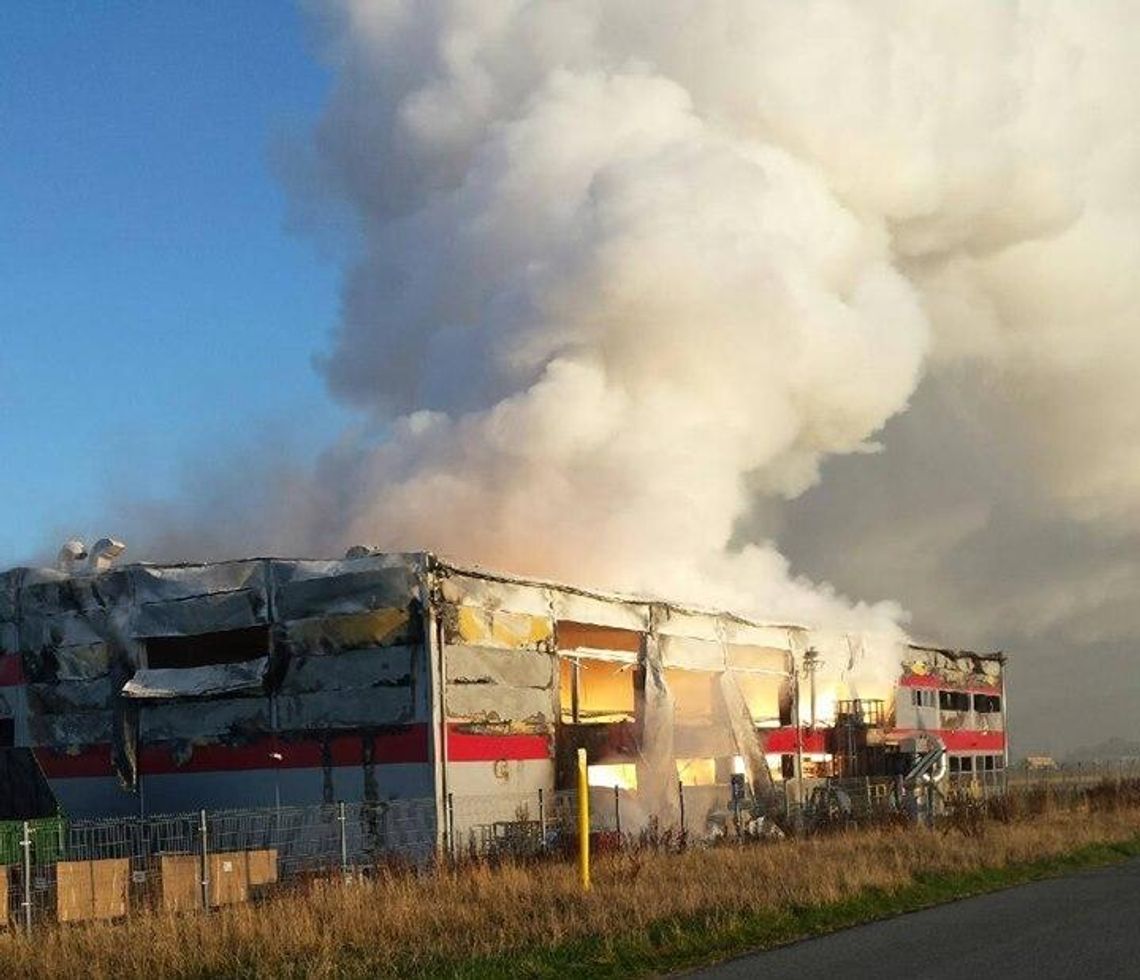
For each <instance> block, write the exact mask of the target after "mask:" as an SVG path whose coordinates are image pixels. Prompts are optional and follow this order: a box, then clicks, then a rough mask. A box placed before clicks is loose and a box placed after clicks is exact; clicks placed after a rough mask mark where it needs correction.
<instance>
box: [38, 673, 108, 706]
mask: <svg viewBox="0 0 1140 980" xmlns="http://www.w3.org/2000/svg"><path fill="white" fill-rule="evenodd" d="M27 693H28V707H29V708H30V709H31V711H32V712H34V713H35V714H66V713H68V712H70V711H76V710H79V711H84V710H88V709H105V708H107V707H108V706H109V705H110V704H111V702H112V701H113V700H114V695H115V688H114V686H113V685H112V683H111V680H110V678H108V677H100V678H97V679H95V680H91V681H58V682H56V683H51V684H29V685H28V687H27Z"/></svg>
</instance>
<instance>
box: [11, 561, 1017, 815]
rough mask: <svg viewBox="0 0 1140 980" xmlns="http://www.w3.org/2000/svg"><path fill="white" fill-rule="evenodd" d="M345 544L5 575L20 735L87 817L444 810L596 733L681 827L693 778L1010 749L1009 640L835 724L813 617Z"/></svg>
mask: <svg viewBox="0 0 1140 980" xmlns="http://www.w3.org/2000/svg"><path fill="white" fill-rule="evenodd" d="M350 554H351V555H353V556H354V557H349V558H346V559H344V560H339V561H310V560H282V559H273V558H257V559H248V560H241V561H230V562H220V563H212V564H196V565H147V564H130V565H122V566H117V567H116V566H111V567H109V568H103V569H96V570H92V571H89V572H77V571H75V570H74V569H70V570H64V571H60V570H43V569H26V568H21V569H14V570H12V571H10V572H8V573H6V574H3V575H0V739H2V742H3V745H4V746H5V749H4V751H5V752H8V753H24V754H25V755H28V754H30V756H31V757H33V758H34V760H35V762H36V763H37V764H38V766H39V768H41V769H42V771H43V773H44V775H45V776H46V777H47V781H48V784H49V785H50V787H51V790H52V791H53V793H54V794H55V797H56V799H57V801H58V804H59V806H60V808H61V809H62V810H63V812H65V813H66V814H68V815H69V816H71V817H74V818H81V817H92V816H114V815H122V816H137V815H140V814H141V815H145V814H153V813H173V812H184V811H190V810H198V809H200V808H209V809H223V808H235V807H260V806H273V805H275V804H276V805H281V804H289V805H292V804H313V803H322V802H326V803H327V802H334V801H349V802H353V801H381V800H393V799H413V798H415V799H421V798H426V799H434V800H435V801H436V813H437V821H438V823H437V825H438V826H441V825H442V820H443V807H444V805H445V802H444V801H445V800H446V799H447V797H448V795H449V794H454V795H455V796H457V797H459V796H486V797H494V796H495V794H500V795H502V797H503V799H504V807H513V806H514V805H515V803H514V801H515V800H516V799H517V795H518V794H519V793H526V792H538V791H539V790H540V789H542V790H547V791H552V792H553V791H555V790H559V789H563V788H568V787H569V786H570V785H571V784H572V773H573V759H574V756H575V754H576V751H577V749H578V748H579V747H585V748H586V749H587V751H588V754H589V758H590V759H591V761H592V763H593V764H592V766H591V769H590V778H591V782H592V783H595V784H597V786H598V787H599V791H600V792H610V793H612V792H614V787H615V786H616V787H618V790H619V791H621V792H623V793H626V794H627V795H628V798H629V800H630V802H631V804H632V805H633V807H634V808H635V810H636V811H637V812H640V813H642V814H644V815H646V816H648V815H653V816H656V817H657V818H658V819H659V820H661V821H664V822H668V821H670V820H671V819H673V817H674V816H675V810H676V808H677V806H678V793H677V788H678V782H680V783H681V784H683V785H684V786H685V787H686V789H685V801H686V806H689V807H692V810H691V811H690V812H691V813H692V814H694V815H697V814H699V812H700V810H701V808H704V810H706V811H711V810H713V809H714V808H715V807H717V806H721V805H723V797H724V792H725V787H726V786H728V785H730V784H731V783H732V777H733V776H734V775H737V776H738V777H739V776H740V775H743V776H744V778H745V780H746V782H747V785H748V787H749V789H750V792H751V795H752V797H753V798H754V799H756V800H760V801H767V802H768V803H769V804H770V805H771V806H773V807H775V806H776V805H777V802H776V801H777V800H779V801H780V802H779V804H778V805H779V806H781V807H782V806H783V800H784V799H785V796H784V792H783V791H784V790H785V789H786V788H787V787H789V786H792V785H793V784H796V783H799V784H800V785H799V786H798V787H797V791H798V792H800V793H802V792H803V784H804V783H805V782H808V781H809V778H818V777H822V776H830V775H860V776H863V775H865V776H875V775H884V774H891V773H893V772H895V771H897V770H898V768H899V762H898V760H899V759H902V758H903V757H905V755H906V752H907V751H908V750H911V751H913V747H912V746H909V745H908V741H913V740H914V739H915V738H922V737H923V736H934V737H936V738H938V739H939V740H940V742H941V744H942V745H943V746H944V747H945V749H946V751H947V752H948V753H949V762H950V765H949V766H948V768H949V769H951V770H952V771H953V772H954V773H956V774H959V775H961V774H962V773H964V772H967V771H968V772H971V773H973V772H982V771H989V770H1001V769H1003V768H1004V766H1005V763H1006V742H1005V733H1004V728H1005V701H1004V676H1003V665H1004V658H1003V657H1001V656H1000V655H996V654H994V655H979V654H972V653H960V652H956V651H951V650H942V649H937V648H932V647H918V646H910V647H905V648H904V649H903V653H902V654H901V655H900V657H899V671H898V677H897V680H896V681H895V683H894V684H893V685H892V686H891V689H890V690H889V691H887V692H886V693H885V696H884V697H883V698H881V699H868V698H863V699H847V700H843V701H835V703H834V704H833V705H832V711H831V712H830V714H831V716H830V717H829V718H827V720H826V724H824V723H823V722H821V723H819V724H817V719H816V718H815V699H814V696H813V698H812V710H811V717H810V718H809V717H808V708H807V704H806V700H807V695H806V694H804V695H802V697H803V698H804V702H805V703H804V704H803V705H802V706H801V705H800V703H799V701H800V697H801V695H800V693H799V691H800V688H801V687H802V686H806V685H803V684H801V682H800V680H801V677H802V673H803V670H802V669H803V667H804V666H805V664H810V662H811V652H812V651H813V650H814V644H815V643H816V640H817V637H816V634H814V633H813V631H810V630H808V629H805V628H803V627H800V626H795V625H772V624H765V623H758V622H753V621H749V620H746V619H743V618H740V617H738V616H734V615H729V614H726V613H718V612H711V611H704V610H699V609H693V608H688V607H685V606H681V605H677V604H673V603H669V602H660V601H650V600H644V599H637V598H630V597H627V596H619V595H610V594H603V593H599V592H593V591H589V590H585V589H579V588H575V587H572V586H568V585H561V584H556V583H551V582H542V581H533V580H524V579H519V578H514V577H511V576H507V575H500V574H496V573H492V572H488V571H486V570H482V569H476V568H468V567H463V566H460V565H457V564H454V563H450V562H447V561H444V560H442V559H440V558H438V557H436V556H433V555H430V554H375V553H368V552H365V553H361V552H360V551H354V552H351V553H350ZM813 687H814V685H813ZM797 716H798V717H797ZM797 721H798V722H800V724H797ZM987 760H988V761H987ZM797 771H799V773H800V775H802V777H804V778H803V779H801V780H797V779H795V777H796V775H797ZM510 817H511V814H510V813H504V814H503V815H502V819H510Z"/></svg>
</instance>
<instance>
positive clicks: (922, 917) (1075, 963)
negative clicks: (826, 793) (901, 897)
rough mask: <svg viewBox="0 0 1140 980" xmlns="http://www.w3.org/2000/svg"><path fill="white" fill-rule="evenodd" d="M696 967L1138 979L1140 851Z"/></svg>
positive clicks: (851, 979)
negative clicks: (1106, 864)
mask: <svg viewBox="0 0 1140 980" xmlns="http://www.w3.org/2000/svg"><path fill="white" fill-rule="evenodd" d="M687 976H690V977H702V978H704V977H708V978H710V980H740V978H744V977H748V978H752V977H763V978H765V980H767V978H779V977H795V978H796V980H810V978H814V977H830V978H834V980H857V978H862V977H876V978H879V980H881V978H886V977H923V978H926V977H930V978H938V977H953V978H955V980H982V978H988V977H1000V978H1002V980H1021V978H1032V980H1046V978H1054V977H1080V978H1082V980H1101V978H1106V977H1128V978H1130V980H1136V978H1140V860H1133V861H1128V862H1126V863H1124V864H1119V865H1114V866H1113V867H1110V868H1103V869H1097V870H1093V871H1085V872H1081V873H1079V874H1075V875H1072V876H1070V877H1067V878H1055V879H1051V880H1049V881H1039V882H1034V883H1033V884H1029V885H1021V886H1019V887H1017V888H1011V889H1009V890H1007V891H1002V892H995V893H993V894H990V895H982V896H979V897H978V898H968V899H964V900H963V901H960V902H953V903H951V904H949V905H940V906H938V907H937V908H932V909H926V910H924V911H922V912H915V913H912V914H910V915H904V916H899V917H898V918H894V919H888V920H886V921H883V922H873V923H871V924H869V925H865V926H857V927H855V928H853V929H846V930H844V931H843V932H837V933H833V934H832V935H830V936H823V937H821V938H819V939H809V940H805V941H804V942H801V943H797V944H795V945H794V946H785V947H783V948H781V949H774V950H771V951H770V952H766V953H754V954H752V955H750V956H744V957H740V958H739V959H735V960H729V961H727V962H725V963H722V964H720V965H718V966H715V967H710V968H708V969H705V970H701V971H698V972H695V973H691V974H688V975H687Z"/></svg>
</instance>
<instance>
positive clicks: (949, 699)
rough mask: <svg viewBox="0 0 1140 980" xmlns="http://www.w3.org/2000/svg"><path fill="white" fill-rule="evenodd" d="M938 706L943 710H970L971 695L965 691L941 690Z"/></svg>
mask: <svg viewBox="0 0 1140 980" xmlns="http://www.w3.org/2000/svg"><path fill="white" fill-rule="evenodd" d="M938 706H939V707H940V708H941V709H942V710H943V711H969V710H970V695H969V694H967V693H966V692H965V691H939V692H938Z"/></svg>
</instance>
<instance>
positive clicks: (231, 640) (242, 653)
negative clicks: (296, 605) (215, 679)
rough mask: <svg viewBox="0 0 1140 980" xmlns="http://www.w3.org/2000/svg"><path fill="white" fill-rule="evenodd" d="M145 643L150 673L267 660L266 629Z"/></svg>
mask: <svg viewBox="0 0 1140 980" xmlns="http://www.w3.org/2000/svg"><path fill="white" fill-rule="evenodd" d="M144 642H145V643H146V665H147V667H150V668H152V669H163V668H173V669H179V670H181V669H185V668H188V667H211V666H218V665H222V664H236V663H241V662H243V661H246V660H257V659H258V658H259V657H265V656H268V655H269V627H268V626H250V627H248V628H246V629H240V630H222V631H220V632H218V633H197V634H195V635H193V636H152V637H149V638H148V639H146V640H145V641H144Z"/></svg>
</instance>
